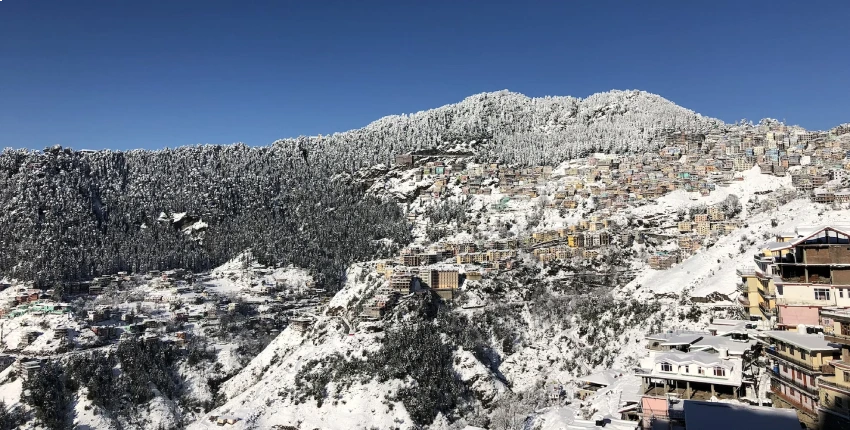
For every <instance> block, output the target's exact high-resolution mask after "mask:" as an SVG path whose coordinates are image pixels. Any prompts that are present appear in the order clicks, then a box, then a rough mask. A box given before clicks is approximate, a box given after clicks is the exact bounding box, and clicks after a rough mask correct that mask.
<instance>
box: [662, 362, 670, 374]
mask: <svg viewBox="0 0 850 430" xmlns="http://www.w3.org/2000/svg"><path fill="white" fill-rule="evenodd" d="M661 371H662V372H672V371H673V366H672V365H670V363H661Z"/></svg>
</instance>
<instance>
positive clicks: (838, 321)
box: [818, 309, 850, 429]
mask: <svg viewBox="0 0 850 430" xmlns="http://www.w3.org/2000/svg"><path fill="white" fill-rule="evenodd" d="M820 316H821V321H822V323H823V325H824V340H826V341H827V342H831V343H833V344H836V345H840V347H841V356H840V358H839V359H838V360H833V361H832V362H831V363H830V364H831V365H832V367H833V368H834V369H835V374H834V375H823V376H821V377H820V378H818V388H819V391H820V393H819V394H820V396H819V397H820V401H819V404H818V421H819V423H820V425H821V428H824V429H850V311H848V310H846V309H823V310H822V311H821V313H820Z"/></svg>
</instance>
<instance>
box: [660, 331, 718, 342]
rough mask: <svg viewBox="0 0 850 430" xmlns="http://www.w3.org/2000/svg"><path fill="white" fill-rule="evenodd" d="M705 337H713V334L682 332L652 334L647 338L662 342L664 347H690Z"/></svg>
mask: <svg viewBox="0 0 850 430" xmlns="http://www.w3.org/2000/svg"><path fill="white" fill-rule="evenodd" d="M705 336H711V334H709V333H706V332H701V331H687V330H682V331H668V332H663V333H652V334H650V335H648V336H646V338H647V339H649V340H657V341H661V344H662V345H690V344H692V343H694V342H696V341H698V340H700V339H701V338H703V337H705Z"/></svg>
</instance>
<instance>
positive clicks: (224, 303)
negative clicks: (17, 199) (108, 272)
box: [0, 266, 321, 378]
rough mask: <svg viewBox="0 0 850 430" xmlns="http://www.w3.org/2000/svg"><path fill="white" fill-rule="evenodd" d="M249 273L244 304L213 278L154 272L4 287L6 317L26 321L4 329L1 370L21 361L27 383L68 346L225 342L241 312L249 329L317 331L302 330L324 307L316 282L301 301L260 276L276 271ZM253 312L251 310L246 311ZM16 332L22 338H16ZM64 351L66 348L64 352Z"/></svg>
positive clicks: (283, 285) (255, 269)
mask: <svg viewBox="0 0 850 430" xmlns="http://www.w3.org/2000/svg"><path fill="white" fill-rule="evenodd" d="M246 273H247V274H248V275H249V280H248V281H246V283H249V284H250V285H251V291H252V295H253V297H252V298H251V299H250V300H249V303H244V304H243V303H236V302H234V301H232V300H230V298H229V296H228V295H227V294H225V293H222V292H219V291H217V290H216V289H215V288H211V287H214V285H215V283H210V284H208V283H204V282H195V281H204V280H207V279H206V278H205V276H206V275H193V274H190V273H188V272H187V271H184V270H172V271H166V272H159V271H152V272H149V273H147V274H145V275H143V276H130V275H128V274H126V273H119V274H116V275H115V276H105V277H98V278H95V279H93V280H90V281H85V282H72V283H67V284H65V285H63V288H62V293H59V291H60V290H58V289H57V290H55V291H54V290H46V291H45V290H40V289H35V288H28V287H21V286H12V285H6V283H5V282H4V285H3V288H4V289H9V290H10V291H5V292H4V295H5V297H6V298H7V301H6V302H4V303H3V304H2V306H0V312H2V317H3V318H5V319H6V320H16V319H19V318H26V320H22V321H15V322H14V323H12V324H9V323H7V322H6V321H3V322H4V324H3V329H5V330H0V344H2V346H3V348H4V351H5V352H6V353H7V354H6V355H0V369H2V368H5V367H8V366H9V365H10V364H12V363H17V364H16V365H17V366H18V367H17V368H16V369H17V370H18V374H19V375H20V376H21V377H24V378H26V377H27V375H30V374H32V372H34V371H37V370H38V369H39V368H40V366H41V363H42V361H43V360H44V359H45V358H46V357H50V356H51V355H52V354H54V353H59V352H62V351H66V350H68V348H71V349H74V348H82V349H85V348H90V347H95V346H98V345H103V344H105V343H109V342H112V341H116V340H118V339H120V338H122V337H138V338H141V339H145V340H147V339H156V340H158V341H160V342H164V343H169V344H173V345H175V346H177V347H183V346H185V345H186V343H187V342H188V341H189V340H190V339H191V338H192V337H193V336H198V335H203V336H217V335H218V334H220V331H219V329H220V328H221V327H222V324H223V322H222V320H223V319H224V318H225V317H226V316H233V315H234V314H235V313H237V312H240V313H242V314H244V315H247V317H246V318H247V320H246V321H245V322H244V323H243V324H247V325H250V326H251V327H254V328H257V327H259V328H261V329H266V331H268V332H274V331H279V330H280V329H282V328H283V327H282V325H281V324H282V323H287V322H288V323H289V324H291V325H293V327H294V329H296V330H299V329H303V328H304V327H305V326H309V324H310V323H311V321H308V322H307V323H306V324H302V322H301V321H300V319H299V317H298V312H299V311H301V310H304V309H312V308H313V307H315V306H317V305H318V304H320V302H321V300H319V299H318V298H316V297H317V296H316V295H317V294H318V293H319V292H320V290H319V289H315V288H312V284H311V283H310V284H309V285H307V287H310V288H307V290H309V291H307V292H308V293H310V294H312V295H308V296H298V297H296V298H293V297H291V296H290V295H285V294H284V293H283V292H282V291H283V290H286V293H287V294H288V293H290V291H289V290H290V288H289V286H288V284H287V280H285V279H274V280H273V281H269V279H271V277H269V276H260V275H269V274H270V273H271V269H268V268H262V267H253V266H252V267H249V268H247V269H246ZM255 284H256V285H255ZM110 286H111V287H114V288H115V289H116V290H119V291H124V290H126V291H129V292H132V294H133V296H132V297H134V298H135V301H129V302H124V303H115V302H113V301H112V300H110V299H107V300H102V299H101V296H102V294H103V293H104V288H106V287H110ZM11 289H14V290H11ZM59 296H64V297H68V296H73V297H76V298H77V299H80V298H81V299H83V300H84V301H86V303H87V304H86V305H85V308H84V309H85V312H83V311H82V310H81V309H75V308H74V306H72V305H70V304H68V303H65V302H62V301H60V300H61V297H59ZM74 303H75V304H78V303H77V302H76V301H75V302H74ZM96 303H102V304H96ZM246 306H247V307H248V308H250V309H247V310H246ZM260 308H262V311H260ZM51 316H61V317H60V318H52V317H51ZM10 327H11V329H10ZM243 327H244V326H243ZM10 331H18V332H19V333H18V335H17V336H10V334H11V333H10ZM4 335H5V338H6V341H5V342H4ZM14 337H17V338H18V342H17V344H15V342H14V340H10V339H13V338H14ZM37 339H38V343H37V346H35V345H36V340H37ZM62 346H64V347H65V348H64V349H61V348H60V349H56V348H57V347H62ZM10 348H11V349H10ZM6 357H10V360H6ZM7 361H9V362H8V363H7Z"/></svg>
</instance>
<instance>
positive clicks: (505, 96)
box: [275, 90, 724, 168]
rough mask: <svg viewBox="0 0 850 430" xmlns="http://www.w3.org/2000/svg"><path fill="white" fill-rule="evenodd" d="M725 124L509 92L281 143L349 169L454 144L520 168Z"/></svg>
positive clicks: (636, 148) (633, 104) (596, 97)
mask: <svg viewBox="0 0 850 430" xmlns="http://www.w3.org/2000/svg"><path fill="white" fill-rule="evenodd" d="M723 125H724V124H723V122H722V121H720V120H717V119H713V118H708V117H704V116H702V115H699V114H697V113H695V112H694V111H691V110H689V109H686V108H683V107H680V106H678V105H676V104H675V103H673V102H671V101H669V100H666V99H664V98H663V97H661V96H658V95H655V94H651V93H647V92H645V91H636V90H635V91H619V90H614V91H608V92H604V93H597V94H593V95H591V96H589V97H587V98H584V99H581V98H575V97H569V96H566V97H539V98H533V97H527V96H525V95H523V94H519V93H515V92H510V91H506V90H505V91H497V92H490V93H481V94H476V95H473V96H470V97H467V98H466V99H464V100H463V101H461V102H459V103H455V104H450V105H446V106H442V107H439V108H436V109H431V110H427V111H422V112H417V113H414V114H410V115H393V116H387V117H384V118H381V119H379V120H377V121H375V122H373V123H371V124H369V125H367V126H366V127H363V128H361V129H357V130H351V131H347V132H343V133H335V134H332V135H329V136H318V137H315V136H314V137H304V136H302V137H299V138H296V139H283V140H279V141H277V142H275V144H276V145H279V146H285V147H293V148H299V149H301V150H303V151H304V152H305V153H306V154H307V155H308V156H309V157H316V158H317V159H319V158H322V157H324V156H326V154H328V153H337V154H341V155H342V158H341V160H340V161H343V162H344V163H345V164H344V165H347V166H356V167H358V168H359V167H366V166H370V165H373V164H376V163H387V162H389V161H391V160H392V156H393V155H395V154H399V153H405V152H409V151H415V150H423V149H430V148H434V147H439V146H441V145H444V144H445V143H446V142H454V141H470V140H477V141H479V142H481V141H485V142H486V143H487V144H486V145H482V146H481V147H478V148H477V151H478V153H479V154H480V155H481V158H484V159H489V160H493V161H504V162H509V163H522V164H528V165H530V164H544V163H558V162H561V161H564V160H565V159H568V158H570V157H573V156H577V155H581V154H588V153H590V152H594V151H600V152H619V153H622V152H635V153H640V152H645V151H647V150H650V149H656V148H657V147H658V144H659V143H658V142H653V140H652V139H653V138H655V137H656V136H657V135H658V133H660V132H662V131H664V130H679V131H688V132H706V131H709V130H713V129H715V128H718V127H722V126H723Z"/></svg>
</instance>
